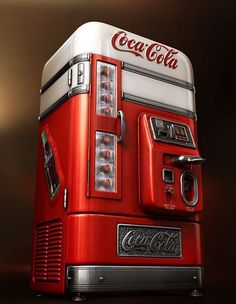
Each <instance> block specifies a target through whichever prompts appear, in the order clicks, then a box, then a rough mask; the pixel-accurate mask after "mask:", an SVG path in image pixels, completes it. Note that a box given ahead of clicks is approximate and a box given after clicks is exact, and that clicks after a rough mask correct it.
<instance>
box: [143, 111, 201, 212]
mask: <svg viewBox="0 0 236 304" xmlns="http://www.w3.org/2000/svg"><path fill="white" fill-rule="evenodd" d="M151 116H153V113H145V114H144V113H143V114H141V115H140V117H139V161H140V167H139V169H140V171H139V176H140V187H139V189H140V204H141V206H143V208H144V209H146V210H149V211H150V212H155V213H156V212H157V213H158V212H164V213H168V214H169V215H170V214H175V213H177V214H183V215H187V214H189V213H190V214H191V213H196V212H197V213H199V212H201V211H202V180H201V165H191V166H190V165H188V166H185V167H178V166H174V165H173V164H172V159H173V158H174V157H176V156H180V155H194V156H199V152H198V150H197V149H193V148H188V147H182V146H178V145H171V144H168V143H164V142H160V141H154V140H153V134H152V131H151V129H150V117H151ZM158 118H162V119H165V118H166V116H162V114H161V113H159V114H158ZM172 121H173V122H176V123H178V122H179V123H180V122H181V123H184V124H187V125H189V124H190V122H189V119H188V118H186V117H181V118H179V117H178V118H177V117H176V118H172ZM191 129H192V128H191ZM192 131H193V129H192ZM195 141H196V139H195ZM163 169H168V170H172V172H173V173H174V183H165V182H164V181H163V177H162V171H163ZM186 171H191V172H192V173H193V174H194V175H195V176H196V178H197V181H198V187H197V188H198V203H197V204H196V206H193V207H190V206H188V205H186V204H185V203H184V201H183V198H182V196H181V187H180V179H181V175H182V174H183V173H184V172H186ZM157 185H158V186H157ZM168 189H171V191H172V193H171V194H170V192H168Z"/></svg>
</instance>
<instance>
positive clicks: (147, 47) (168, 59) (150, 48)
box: [111, 31, 178, 69]
mask: <svg viewBox="0 0 236 304" xmlns="http://www.w3.org/2000/svg"><path fill="white" fill-rule="evenodd" d="M111 44H112V46H113V48H114V49H116V50H118V51H121V52H127V53H132V54H134V55H135V56H137V57H142V58H146V59H147V60H148V61H153V62H156V63H157V64H162V65H164V66H166V67H168V68H170V69H176V68H177V67H178V60H177V58H175V56H174V55H176V54H177V53H178V51H176V50H174V49H171V48H168V47H166V46H165V45H162V44H160V43H151V44H147V43H144V42H142V41H136V40H135V39H133V38H128V37H127V33H126V32H124V31H119V32H117V33H115V34H114V35H113V36H112V38H111Z"/></svg>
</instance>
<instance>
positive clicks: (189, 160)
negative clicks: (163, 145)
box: [172, 155, 206, 166]
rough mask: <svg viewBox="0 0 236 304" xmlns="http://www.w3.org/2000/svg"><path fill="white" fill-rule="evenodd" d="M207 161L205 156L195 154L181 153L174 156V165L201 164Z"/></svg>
mask: <svg viewBox="0 0 236 304" xmlns="http://www.w3.org/2000/svg"><path fill="white" fill-rule="evenodd" d="M205 161H206V159H205V158H202V157H201V156H194V155H181V156H176V157H173V158H172V164H173V165H174V166H185V165H201V164H203V163H204V162H205Z"/></svg>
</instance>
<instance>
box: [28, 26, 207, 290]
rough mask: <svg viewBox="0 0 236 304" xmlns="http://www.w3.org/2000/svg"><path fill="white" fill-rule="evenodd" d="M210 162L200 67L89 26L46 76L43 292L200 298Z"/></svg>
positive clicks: (38, 239)
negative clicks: (200, 125)
mask: <svg viewBox="0 0 236 304" xmlns="http://www.w3.org/2000/svg"><path fill="white" fill-rule="evenodd" d="M203 162H204V159H203V158H202V157H201V156H200V155H199V150H198V143H197V129H196V110H195V88H194V81H193V72H192V67H191V63H190V61H189V59H188V58H187V57H186V56H185V55H184V54H183V53H182V52H180V51H178V50H176V49H174V48H172V47H169V46H166V45H164V44H162V43H159V42H155V41H152V40H149V39H146V38H143V37H141V36H138V35H135V34H132V33H129V32H127V31H125V30H121V29H119V28H116V27H113V26H110V25H106V24H103V23H99V22H89V23H86V24H84V25H82V26H81V27H79V28H78V29H77V30H76V31H75V32H74V33H73V35H72V36H71V37H70V38H69V39H68V40H67V41H66V42H65V43H64V44H63V45H62V47H61V48H59V50H58V51H57V52H56V53H55V54H54V55H53V56H52V57H51V58H50V60H49V61H48V62H47V63H46V65H45V66H44V69H43V74H42V87H41V103H40V116H39V135H38V159H37V178H36V200H35V217H34V244H33V266H32V277H31V288H32V290H34V291H36V292H39V293H44V292H45V293H65V292H72V293H79V292H97V291H103V292H106V291H107V292H110V291H141V290H146V291H147V290H154V291H189V292H193V295H198V291H199V290H201V289H202V280H203V258H202V240H201V233H202V232H201V230H202V221H201V212H202V207H203V202H202V180H201V164H202V163H203Z"/></svg>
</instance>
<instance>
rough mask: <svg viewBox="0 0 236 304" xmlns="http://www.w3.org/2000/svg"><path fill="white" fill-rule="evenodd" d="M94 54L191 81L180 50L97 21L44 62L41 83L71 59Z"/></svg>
mask: <svg viewBox="0 0 236 304" xmlns="http://www.w3.org/2000/svg"><path fill="white" fill-rule="evenodd" d="M82 53H94V54H99V55H104V56H107V57H111V58H115V59H118V60H121V61H124V62H127V63H130V64H133V65H136V66H139V67H142V68H145V69H148V70H150V71H154V72H157V73H161V74H163V75H167V76H170V77H173V78H176V79H179V80H182V81H185V82H188V83H190V84H193V72H192V66H191V63H190V61H189V59H188V57H187V56H186V55H184V54H183V53H182V52H180V51H178V50H176V49H174V48H172V47H169V46H166V45H164V44H162V43H159V42H155V41H153V40H150V39H147V38H143V37H142V36H138V35H135V34H132V33H130V32H127V31H125V30H122V29H119V28H116V27H114V26H110V25H107V24H104V23H100V22H88V23H85V24H84V25H82V26H80V27H79V28H78V29H77V30H76V31H75V32H74V33H73V34H72V36H71V37H70V38H69V39H68V40H67V41H66V42H65V43H64V44H63V45H62V47H61V48H60V49H59V50H58V51H57V52H56V53H55V54H54V55H53V56H52V57H51V59H50V60H49V61H48V62H47V63H46V64H45V66H44V70H43V76H42V86H43V85H44V84H45V83H46V82H47V81H48V80H49V79H51V78H52V76H53V75H55V73H56V72H58V70H59V69H60V68H62V67H63V66H64V65H65V64H66V63H67V62H68V61H69V60H70V59H71V58H73V57H75V56H76V55H79V54H82Z"/></svg>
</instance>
